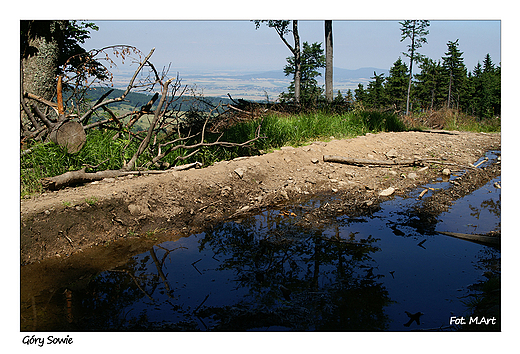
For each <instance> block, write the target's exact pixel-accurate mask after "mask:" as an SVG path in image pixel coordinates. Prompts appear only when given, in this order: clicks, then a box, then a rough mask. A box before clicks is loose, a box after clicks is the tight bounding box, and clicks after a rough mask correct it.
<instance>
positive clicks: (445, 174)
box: [442, 168, 451, 176]
mask: <svg viewBox="0 0 520 354" xmlns="http://www.w3.org/2000/svg"><path fill="white" fill-rule="evenodd" d="M442 174H443V175H444V176H449V175H451V171H450V169H449V168H445V169H444V170H442Z"/></svg>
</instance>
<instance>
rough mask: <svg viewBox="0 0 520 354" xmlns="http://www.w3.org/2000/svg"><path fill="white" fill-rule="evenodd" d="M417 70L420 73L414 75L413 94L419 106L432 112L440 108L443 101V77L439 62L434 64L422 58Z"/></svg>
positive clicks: (430, 60) (428, 59)
mask: <svg viewBox="0 0 520 354" xmlns="http://www.w3.org/2000/svg"><path fill="white" fill-rule="evenodd" d="M419 68H420V69H421V72H420V73H419V74H417V75H415V80H416V84H415V86H414V92H415V94H416V95H417V99H418V100H419V102H420V105H421V106H422V107H424V108H426V107H428V108H429V109H432V110H433V109H435V108H438V107H440V106H441V105H442V102H443V100H444V92H443V91H444V87H445V85H444V81H445V80H444V79H445V75H443V68H442V66H441V63H440V61H437V62H435V61H433V60H432V59H430V58H423V60H422V61H421V63H420V65H419Z"/></svg>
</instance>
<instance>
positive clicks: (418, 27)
mask: <svg viewBox="0 0 520 354" xmlns="http://www.w3.org/2000/svg"><path fill="white" fill-rule="evenodd" d="M399 23H400V24H401V26H402V27H401V42H402V41H404V40H405V39H406V38H409V39H410V44H409V45H408V53H404V52H403V54H404V55H405V56H406V57H408V58H410V73H409V77H408V93H407V95H406V114H407V115H408V113H409V108H410V91H411V88H412V71H413V70H412V68H413V63H414V62H419V60H420V59H421V57H422V55H421V54H419V53H417V49H419V48H421V47H422V45H423V44H424V43H428V41H427V40H426V36H427V35H428V34H429V33H430V31H429V30H427V29H426V28H427V27H429V26H430V21H427V20H406V21H404V22H399Z"/></svg>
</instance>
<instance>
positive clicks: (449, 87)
mask: <svg viewBox="0 0 520 354" xmlns="http://www.w3.org/2000/svg"><path fill="white" fill-rule="evenodd" d="M452 79H453V72H452V71H451V70H450V81H449V84H448V109H449V108H450V105H451V82H452Z"/></svg>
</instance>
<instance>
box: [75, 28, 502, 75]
mask: <svg viewBox="0 0 520 354" xmlns="http://www.w3.org/2000/svg"><path fill="white" fill-rule="evenodd" d="M94 22H95V23H96V24H97V25H98V26H99V31H97V32H93V33H92V34H91V39H89V40H88V41H87V42H86V43H85V48H86V49H91V48H100V47H103V46H108V45H113V44H128V45H133V46H136V47H137V48H139V49H140V50H142V51H143V52H146V53H148V51H149V50H150V49H151V48H152V47H155V48H156V51H155V53H154V55H153V57H152V60H151V61H152V62H153V63H154V64H155V65H156V66H157V67H162V66H165V65H168V64H169V63H170V62H171V63H172V70H174V71H178V72H180V73H181V75H182V73H191V72H195V71H208V72H211V71H266V70H278V69H282V68H283V66H284V65H285V64H286V57H288V56H289V55H290V54H291V53H290V51H289V49H288V48H287V47H286V46H285V45H284V44H283V42H282V41H281V40H280V39H279V37H278V35H277V34H276V32H275V31H274V30H273V29H270V28H268V27H267V26H265V25H263V26H262V27H260V28H259V29H258V30H255V25H254V23H252V22H250V21H244V20H232V21H229V20H227V21H226V20H189V21H181V20H173V21H171V20H160V21H157V20H156V21H150V20H148V21H146V20H134V21H123V20H116V21H113V20H108V21H106V20H103V21H96V20H94ZM323 27H324V24H323V21H321V20H319V21H318V20H313V21H308V20H303V21H302V20H300V22H299V30H300V37H301V41H302V42H303V41H307V42H309V43H312V42H323V41H324V33H323V32H324V30H323ZM400 28H401V25H400V24H399V20H369V21H366V20H350V21H346V20H334V21H333V39H334V66H336V67H340V68H345V69H358V68H361V67H376V68H381V69H389V68H390V67H391V66H392V64H393V63H394V62H395V60H397V58H398V57H399V56H402V54H401V53H402V52H403V51H406V50H407V47H406V46H407V44H408V43H409V41H406V40H405V41H403V42H401V41H400V39H401V31H400ZM429 30H430V34H429V35H428V36H427V40H428V44H425V45H424V46H423V47H422V48H421V49H420V52H421V53H422V54H424V55H426V56H428V57H430V58H432V59H435V60H437V59H440V58H441V57H442V56H443V55H444V53H445V52H446V50H447V47H446V43H447V42H448V41H455V40H457V39H459V49H460V50H461V51H462V52H463V53H464V54H463V57H464V60H465V64H466V66H467V67H468V68H469V69H470V70H472V69H473V67H474V66H475V65H476V64H477V61H480V62H482V60H483V59H484V56H485V55H486V54H487V53H490V55H491V58H492V59H493V61H494V62H495V63H499V62H501V22H500V21H498V20H484V21H483V20H480V21H474V20H463V21H461V20H449V21H446V20H444V21H439V20H433V21H431V25H430V27H429ZM289 40H290V42H291V43H292V38H291V37H289Z"/></svg>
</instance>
